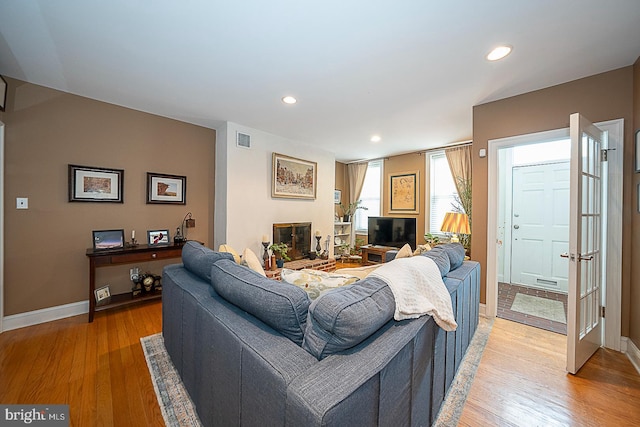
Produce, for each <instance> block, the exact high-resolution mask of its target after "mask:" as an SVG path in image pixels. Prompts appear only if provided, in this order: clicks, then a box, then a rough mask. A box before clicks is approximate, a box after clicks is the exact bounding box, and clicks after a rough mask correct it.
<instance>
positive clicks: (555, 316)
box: [511, 293, 567, 323]
mask: <svg viewBox="0 0 640 427" xmlns="http://www.w3.org/2000/svg"><path fill="white" fill-rule="evenodd" d="M511 310H512V311H517V312H519V313H524V314H528V315H530V316H536V317H541V318H543V319H548V320H553V321H554V322H559V323H567V316H566V315H565V312H564V304H563V303H562V301H556V300H552V299H548V298H540V297H536V296H534V295H526V294H522V293H517V294H516V297H515V298H514V300H513V304H512V305H511Z"/></svg>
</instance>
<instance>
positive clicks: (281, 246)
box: [269, 243, 291, 268]
mask: <svg viewBox="0 0 640 427" xmlns="http://www.w3.org/2000/svg"><path fill="white" fill-rule="evenodd" d="M269 249H271V251H272V252H273V253H274V254H275V255H276V265H277V266H278V268H282V267H283V266H284V262H285V261H291V258H289V253H288V252H289V247H288V246H287V244H286V243H274V244H272V245H271V246H269Z"/></svg>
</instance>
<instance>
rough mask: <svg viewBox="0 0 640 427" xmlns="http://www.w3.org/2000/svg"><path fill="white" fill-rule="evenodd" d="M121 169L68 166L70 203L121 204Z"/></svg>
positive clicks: (122, 179) (122, 173) (122, 181)
mask: <svg viewBox="0 0 640 427" xmlns="http://www.w3.org/2000/svg"><path fill="white" fill-rule="evenodd" d="M123 183H124V170H123V169H106V168H98V167H93V166H78V165H69V201H70V202H112V203H122V202H123V200H124V199H123V192H122V191H123Z"/></svg>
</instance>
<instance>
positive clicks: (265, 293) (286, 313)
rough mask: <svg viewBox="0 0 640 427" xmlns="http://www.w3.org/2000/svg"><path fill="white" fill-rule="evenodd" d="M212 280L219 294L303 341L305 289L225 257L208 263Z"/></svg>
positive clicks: (306, 307)
mask: <svg viewBox="0 0 640 427" xmlns="http://www.w3.org/2000/svg"><path fill="white" fill-rule="evenodd" d="M211 284H212V286H213V289H214V290H215V291H216V292H217V293H218V295H220V296H221V297H222V298H224V299H226V300H227V301H229V302H230V303H232V304H234V305H236V306H237V307H239V308H241V309H242V310H244V311H246V312H247V313H249V314H251V315H252V316H254V317H256V318H258V319H260V320H261V321H263V322H264V323H266V324H267V325H269V326H271V327H272V328H273V329H275V330H276V331H278V332H280V333H281V334H282V335H284V336H285V337H287V338H289V339H290V340H292V341H293V342H295V343H296V344H298V345H302V338H303V336H304V333H305V327H306V322H307V313H308V310H309V304H310V300H309V297H308V296H307V293H306V292H305V291H303V290H302V289H300V288H298V287H296V286H293V285H290V284H288V283H281V282H278V281H275V280H272V279H267V278H266V277H263V276H261V275H260V274H258V273H256V272H255V271H253V270H251V269H249V268H247V267H245V266H242V265H238V264H236V263H235V262H234V261H233V260H226V259H225V260H221V261H218V262H216V263H215V264H214V265H213V266H212V267H211Z"/></svg>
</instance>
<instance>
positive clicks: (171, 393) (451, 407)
mask: <svg viewBox="0 0 640 427" xmlns="http://www.w3.org/2000/svg"><path fill="white" fill-rule="evenodd" d="M492 326H493V321H492V320H489V319H485V318H483V317H480V323H479V324H478V329H477V330H476V333H475V334H474V336H473V339H472V340H471V343H470V344H469V348H468V350H467V354H466V355H465V356H464V359H463V360H462V364H461V365H460V368H459V370H458V373H457V374H456V377H455V379H454V380H453V383H452V384H451V388H450V389H449V392H448V393H447V397H446V399H445V401H444V403H443V404H442V407H441V408H440V412H439V414H438V418H437V419H436V421H435V423H434V424H433V425H434V426H438V427H449V426H455V425H457V424H458V420H459V418H460V415H461V414H462V409H463V407H464V403H465V401H466V400H467V395H468V394H469V390H470V389H471V384H472V383H473V378H474V377H475V374H476V370H477V369H478V365H479V364H480V359H481V358H482V352H483V351H484V348H485V346H486V345H487V340H488V339H489V333H490V332H491V327H492ZM140 342H141V343H142V349H143V351H144V356H145V358H146V359H147V366H148V367H149V373H150V374H151V381H152V382H153V388H154V389H155V391H156V397H157V398H158V404H159V405H160V409H161V410H162V416H163V418H164V422H165V424H166V425H167V426H169V427H174V426H201V425H202V424H201V423H200V419H199V418H198V415H197V414H196V411H195V408H194V406H193V403H192V402H191V398H190V397H189V395H188V393H187V391H186V390H185V389H184V386H183V384H182V381H181V379H180V375H178V371H176V369H175V368H174V366H173V364H172V363H171V359H170V358H169V355H168V354H167V351H166V349H165V348H164V341H163V339H162V334H155V335H150V336H148V337H144V338H141V339H140Z"/></svg>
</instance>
